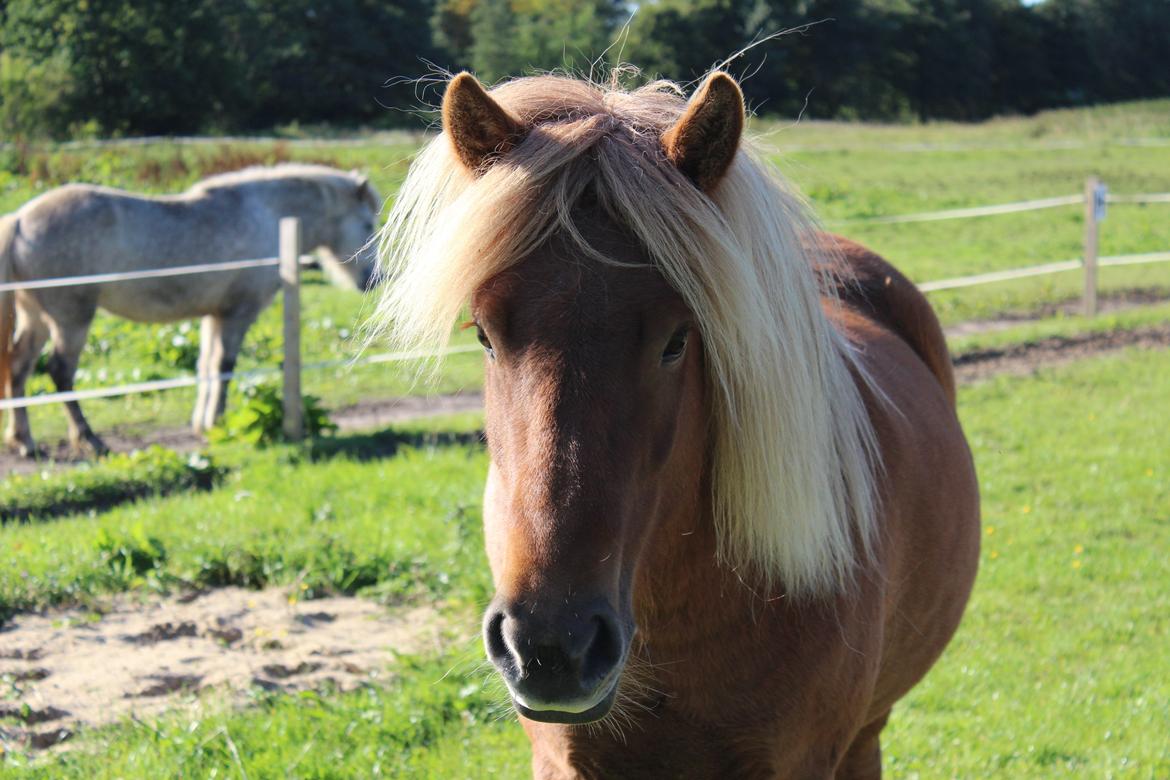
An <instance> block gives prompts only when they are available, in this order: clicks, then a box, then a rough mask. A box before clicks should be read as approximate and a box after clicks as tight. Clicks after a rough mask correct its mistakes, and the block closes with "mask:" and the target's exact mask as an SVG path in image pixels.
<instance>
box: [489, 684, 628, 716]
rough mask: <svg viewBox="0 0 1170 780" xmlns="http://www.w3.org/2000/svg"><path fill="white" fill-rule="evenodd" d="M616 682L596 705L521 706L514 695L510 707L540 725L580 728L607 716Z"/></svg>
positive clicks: (615, 695)
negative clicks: (552, 724)
mask: <svg viewBox="0 0 1170 780" xmlns="http://www.w3.org/2000/svg"><path fill="white" fill-rule="evenodd" d="M617 689H618V686H617V680H616V679H615V680H614V681H613V684H611V685H610V687H609V690H608V692H607V693H606V694H605V695H603V696H602V697H601V698H600V699H599V700H597V702H596V703H593V704H588V703H586V704H585V705H583V706H582V707H581V708H578V707H577V706H575V705H559V706H560V707H561V708H560V709H558V708H557V707H558V705H555V704H549V705H545V704H543V703H542V704H540V705H539V706H537V705H536V704H535V703H534V702H529V704H532V705H533V706H532V707H529V706H526V705H525V704H522V703H521V702H520V700H519V698H518V697H517V696H516V694H513V695H512V705H513V706H514V707H515V708H516V711H517V712H519V713H520V714H521V715H523V716H524V717H525V718H527V719H528V720H535V721H539V722H540V723H562V724H567V725H571V726H581V725H584V724H586V723H593V722H595V721H599V720H601V719H602V718H604V717H605V716H606V715H608V714H609V711H610V710H611V709H613V703H614V700H616V699H617Z"/></svg>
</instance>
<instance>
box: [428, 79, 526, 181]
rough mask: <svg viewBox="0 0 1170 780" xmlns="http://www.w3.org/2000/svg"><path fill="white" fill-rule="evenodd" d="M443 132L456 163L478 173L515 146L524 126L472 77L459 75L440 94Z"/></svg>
mask: <svg viewBox="0 0 1170 780" xmlns="http://www.w3.org/2000/svg"><path fill="white" fill-rule="evenodd" d="M443 131H444V132H445V133H446V134H447V137H448V138H450V139H451V144H452V146H454V147H455V154H456V155H458V156H459V160H460V161H461V162H462V163H463V164H464V165H465V166H467V168H468V169H469V170H471V171H480V170H482V169H483V168H484V167H485V165H486V164H490V163H491V162H492V161H493V160H494V159H496V158H497V157H499V156H500V155H503V154H506V153H507V152H508V150H509V149H511V148H512V147H513V146H514V145H515V144H516V142H517V141H518V140H519V139H520V136H521V135H522V134H523V132H524V125H523V124H522V123H521V122H520V120H519V119H517V118H516V117H514V116H512V114H511V113H510V112H509V111H508V110H507V109H506V108H504V107H503V106H501V105H500V104H499V103H497V102H496V101H495V100H493V99H492V97H491V95H489V94H488V93H487V91H486V90H484V88H483V85H481V84H480V83H479V82H478V81H477V80H476V78H475V76H472V75H471V74H470V73H460V74H459V75H458V76H456V77H455V78H453V79H451V82H450V83H449V84H448V85H447V91H446V93H444V95H443Z"/></svg>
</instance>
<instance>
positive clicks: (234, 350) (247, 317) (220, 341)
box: [203, 307, 260, 428]
mask: <svg viewBox="0 0 1170 780" xmlns="http://www.w3.org/2000/svg"><path fill="white" fill-rule="evenodd" d="M259 314H260V309H259V307H243V308H239V309H236V310H235V311H233V312H232V313H231V314H230V315H229V316H226V317H220V318H219V323H218V324H219V327H218V331H219V333H218V336H219V338H217V339H216V340H215V342H214V351H213V352H212V354H211V358H212V359H213V361H214V362H213V367H214V370H215V371H216V376H215V377H214V378H213V379H212V380H211V381H210V382H209V383H208V393H207V404H206V406H205V407H204V410H203V425H204V427H205V428H210V427H211V426H213V425H215V423H216V421H217V420H219V418H220V415H222V414H223V410H224V408H225V407H226V405H227V391H228V384H230V380H228V379H221V378H220V377H221V376H222V375H223V374H230V373H231V372H232V371H234V370H235V368H236V358H237V357H238V356H239V354H240V347H241V346H242V345H243V343H244V334H245V333H247V332H248V328H250V327H251V326H252V323H253V322H255V321H256V317H257V315H259Z"/></svg>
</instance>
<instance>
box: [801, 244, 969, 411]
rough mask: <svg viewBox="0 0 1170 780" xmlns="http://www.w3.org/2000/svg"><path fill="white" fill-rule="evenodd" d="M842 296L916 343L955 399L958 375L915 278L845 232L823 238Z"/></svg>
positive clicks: (913, 345)
mask: <svg viewBox="0 0 1170 780" xmlns="http://www.w3.org/2000/svg"><path fill="white" fill-rule="evenodd" d="M820 243H821V247H822V249H823V250H824V251H823V252H822V256H824V257H828V258H832V259H830V260H828V268H827V270H828V271H829V278H830V279H831V280H832V283H833V284H835V285H836V294H837V298H838V300H839V301H840V302H841V303H842V304H843V305H845V306H846V307H848V308H850V309H853V310H855V311H857V312H859V313H861V314H862V315H864V316H865V317H867V318H869V319H872V320H875V321H877V322H879V323H881V324H882V325H884V326H885V327H887V328H889V329H890V330H891V331H893V332H894V333H896V334H897V335H898V336H900V337H901V338H902V340H903V341H905V342H906V344H908V345H909V346H910V348H911V349H913V350H914V352H915V353H916V354H917V355H918V357H919V358H921V359H922V361H923V362H924V363H925V364H926V366H927V367H928V368H929V369H930V372H931V373H932V374H934V376H935V378H937V379H938V382H939V384H940V385H942V388H943V392H945V393H946V396H947V398H948V399H949V400H950V402H951V404H952V405H953V404H954V403H955V374H954V370H953V369H952V367H951V357H950V352H949V351H948V350H947V343H946V338H945V336H944V335H943V331H942V326H941V325H940V324H939V321H938V317H937V316H936V315H935V313H934V309H932V308H931V307H930V303H929V302H927V300H926V297H925V296H924V295H923V294H922V293H921V291H919V289H918V287H917V286H915V284H914V283H913V282H911V281H910V280H909V279H907V278H906V277H905V275H903V274H902V272H901V271H899V270H898V269H897V268H895V267H894V266H893V265H891V264H890V263H889V262H888V261H886V260H885V259H884V258H882V257H880V256H879V255H877V254H875V253H874V252H871V251H870V250H868V249H866V248H865V247H863V246H862V245H861V244H858V243H855V242H853V241H850V240H848V239H845V238H841V237H839V236H829V235H824V236H821V237H820Z"/></svg>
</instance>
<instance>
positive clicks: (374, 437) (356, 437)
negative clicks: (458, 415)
mask: <svg viewBox="0 0 1170 780" xmlns="http://www.w3.org/2000/svg"><path fill="white" fill-rule="evenodd" d="M485 442H486V439H485V437H484V432H483V431H482V430H477V431H401V430H395V429H393V428H388V429H386V430H382V431H376V432H374V433H355V434H349V435H346V436H330V437H327V438H320V439H314V440H313V441H312V442H311V443H310V444H309V445H308V447H307V449H308V454H309V459H310V460H313V461H322V460H331V459H333V458H349V459H350V460H355V461H370V460H378V459H380V458H391V457H394V455H395V454H397V453H398V451H399V450H400V449H401V448H403V447H412V448H415V449H428V448H436V447H463V446H478V447H482V446H484V444H485Z"/></svg>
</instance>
